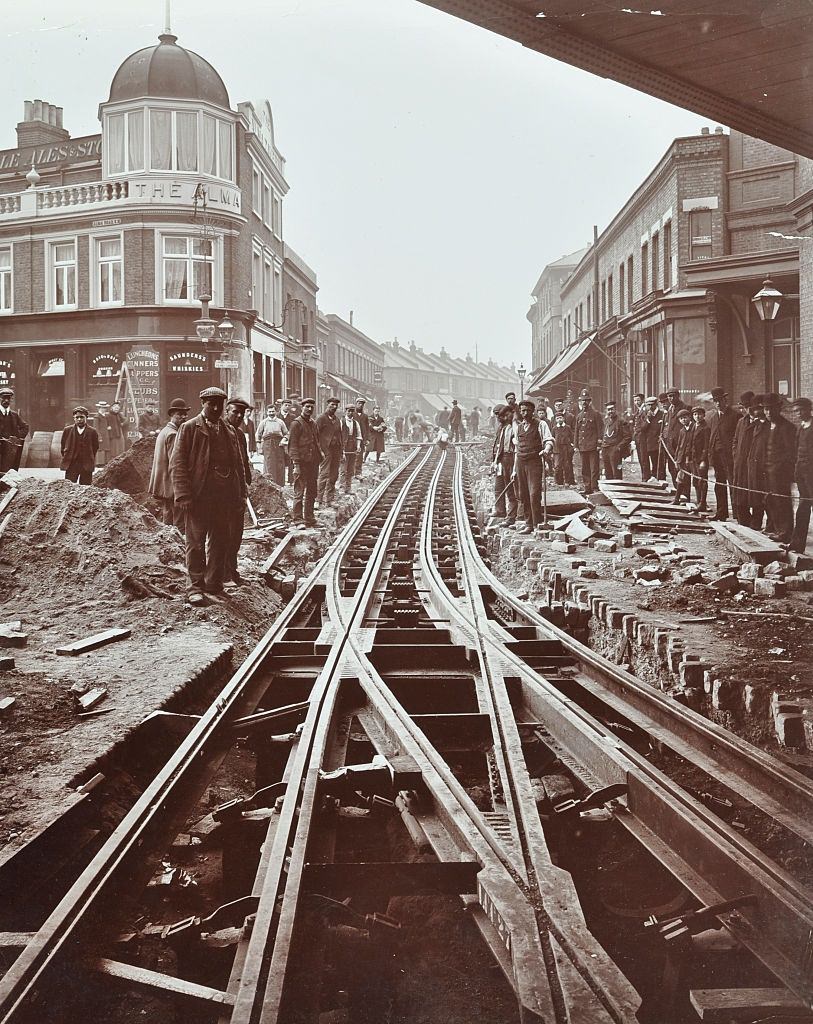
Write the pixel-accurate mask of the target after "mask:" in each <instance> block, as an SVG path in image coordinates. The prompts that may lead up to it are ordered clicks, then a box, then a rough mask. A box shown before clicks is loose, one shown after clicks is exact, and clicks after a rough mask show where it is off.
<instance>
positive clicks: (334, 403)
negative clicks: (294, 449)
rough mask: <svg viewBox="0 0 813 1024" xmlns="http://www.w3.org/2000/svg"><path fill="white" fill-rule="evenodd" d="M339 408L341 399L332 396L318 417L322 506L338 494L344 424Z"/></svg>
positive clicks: (318, 485) (320, 503)
mask: <svg viewBox="0 0 813 1024" xmlns="http://www.w3.org/2000/svg"><path fill="white" fill-rule="evenodd" d="M338 408H339V399H338V398H335V397H333V396H331V397H330V398H328V400H327V408H326V409H325V411H324V412H323V413H322V415H321V416H317V418H316V433H317V434H318V435H319V447H320V448H321V450H322V461H321V462H320V463H319V477H318V484H317V497H318V499H319V507H320V508H322V506H324V505H329V504H330V503H331V502H332V501H333V499H334V497H335V496H336V481H337V480H338V479H339V466H340V464H341V461H342V424H341V421H340V420H339V418H338V416H337V415H336V410H337V409H338Z"/></svg>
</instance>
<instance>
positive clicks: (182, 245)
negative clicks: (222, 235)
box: [162, 235, 215, 302]
mask: <svg viewBox="0 0 813 1024" xmlns="http://www.w3.org/2000/svg"><path fill="white" fill-rule="evenodd" d="M162 263H163V295H164V301H165V302H198V301H200V297H201V295H207V294H208V295H212V296H213V290H212V289H213V288H214V280H215V279H214V250H213V246H212V242H211V241H210V240H208V239H207V240H205V241H204V239H202V238H190V237H188V236H185V235H164V236H163V256H162ZM213 297H214V296H213Z"/></svg>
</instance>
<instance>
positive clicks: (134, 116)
mask: <svg viewBox="0 0 813 1024" xmlns="http://www.w3.org/2000/svg"><path fill="white" fill-rule="evenodd" d="M127 169H128V170H130V171H143V170H144V111H143V110H131V111H130V113H129V114H128V115H127Z"/></svg>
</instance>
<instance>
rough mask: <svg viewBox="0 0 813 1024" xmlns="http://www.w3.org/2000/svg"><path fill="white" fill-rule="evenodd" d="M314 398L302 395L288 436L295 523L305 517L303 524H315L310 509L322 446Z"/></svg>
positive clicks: (315, 488) (314, 493)
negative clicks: (317, 427)
mask: <svg viewBox="0 0 813 1024" xmlns="http://www.w3.org/2000/svg"><path fill="white" fill-rule="evenodd" d="M315 405H316V402H315V401H314V400H313V399H312V398H303V399H302V412H301V413H300V414H299V415H298V416H297V418H296V419H295V420H294V422H293V423H292V424H291V432H290V435H289V438H288V455H289V457H290V459H291V465H292V466H293V473H294V508H293V512H292V518H293V521H294V523H301V522H302V521H303V518H304V521H305V526H318V525H319V524H318V523H317V522H316V516H315V515H314V513H313V503H314V502H315V501H316V491H317V484H318V478H319V463H320V462H321V460H322V449H321V448H320V447H319V432H318V431H317V429H316V424H315V423H314V421H313V410H314V407H315Z"/></svg>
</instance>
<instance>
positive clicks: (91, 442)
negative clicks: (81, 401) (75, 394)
mask: <svg viewBox="0 0 813 1024" xmlns="http://www.w3.org/2000/svg"><path fill="white" fill-rule="evenodd" d="M61 448H62V462H61V464H60V468H61V469H64V470H65V479H66V480H71V481H72V482H73V483H75V484H77V483H78V484H89V483H90V481H91V479H92V478H93V467H94V466H95V465H96V452H97V451H98V450H99V435H98V434H97V433H96V430H95V429H94V428H93V427H90V426H88V411H87V409H86V408H85V406H84V405H77V407H76V408H75V409H74V410H73V426H72V427H66V428H65V429H64V430H63V431H62V441H61Z"/></svg>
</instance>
